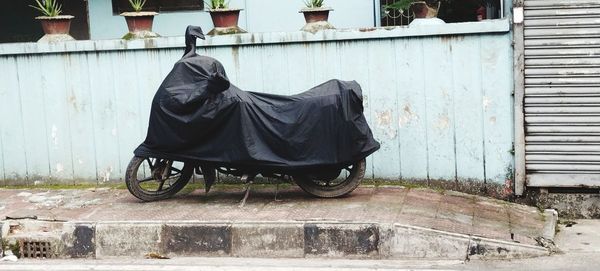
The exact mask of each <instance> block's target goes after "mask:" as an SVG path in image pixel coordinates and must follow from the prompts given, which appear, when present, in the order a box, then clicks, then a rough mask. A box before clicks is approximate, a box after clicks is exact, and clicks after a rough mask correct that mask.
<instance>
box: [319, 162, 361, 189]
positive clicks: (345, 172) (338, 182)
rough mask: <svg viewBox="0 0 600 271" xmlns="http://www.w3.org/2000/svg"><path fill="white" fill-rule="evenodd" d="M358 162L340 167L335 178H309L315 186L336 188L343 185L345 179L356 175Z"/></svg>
mask: <svg viewBox="0 0 600 271" xmlns="http://www.w3.org/2000/svg"><path fill="white" fill-rule="evenodd" d="M358 167H359V164H358V163H356V164H353V165H349V166H347V167H345V168H342V169H341V171H340V174H339V175H338V177H337V178H333V179H319V178H310V180H311V181H312V182H313V183H314V184H316V185H317V186H319V187H321V188H324V189H336V188H338V187H340V186H343V185H344V184H345V183H346V181H348V180H350V179H352V178H354V176H355V175H356V172H357V169H358Z"/></svg>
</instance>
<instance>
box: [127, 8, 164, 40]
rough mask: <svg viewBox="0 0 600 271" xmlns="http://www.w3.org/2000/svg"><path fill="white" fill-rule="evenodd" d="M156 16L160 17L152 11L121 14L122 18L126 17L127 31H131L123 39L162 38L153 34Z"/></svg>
mask: <svg viewBox="0 0 600 271" xmlns="http://www.w3.org/2000/svg"><path fill="white" fill-rule="evenodd" d="M156 15H158V13H156V12H152V11H140V12H123V13H121V16H123V17H125V22H126V23H127V29H128V30H129V33H127V34H125V36H123V39H126V40H129V39H143V38H155V37H160V36H159V35H158V34H156V33H154V32H152V25H153V22H154V16H156Z"/></svg>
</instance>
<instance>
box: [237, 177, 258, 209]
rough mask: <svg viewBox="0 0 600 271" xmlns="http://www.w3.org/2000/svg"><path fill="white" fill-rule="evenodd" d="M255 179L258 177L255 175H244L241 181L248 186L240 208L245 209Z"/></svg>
mask: <svg viewBox="0 0 600 271" xmlns="http://www.w3.org/2000/svg"><path fill="white" fill-rule="evenodd" d="M254 177H256V175H254V174H244V175H242V178H241V180H242V182H244V183H245V184H246V192H245V193H244V198H243V199H242V201H241V202H240V205H239V207H240V208H242V207H244V205H245V204H246V200H247V199H248V196H249V195H250V185H252V182H253V181H254Z"/></svg>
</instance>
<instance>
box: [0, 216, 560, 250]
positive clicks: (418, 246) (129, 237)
mask: <svg viewBox="0 0 600 271" xmlns="http://www.w3.org/2000/svg"><path fill="white" fill-rule="evenodd" d="M2 229H4V234H2V235H1V236H0V239H2V240H5V241H7V243H9V244H13V247H12V249H13V250H14V249H15V246H14V244H17V247H18V248H17V249H20V250H21V251H26V250H27V249H31V248H28V247H27V246H31V244H40V242H45V243H44V244H45V245H46V246H47V247H48V251H47V252H46V254H43V256H44V257H46V258H96V259H103V258H111V257H144V255H147V254H148V253H158V254H160V255H164V256H168V257H184V256H202V257H219V256H226V257H265V258H344V259H348V258H351V259H452V260H469V259H476V258H478V259H514V258H528V257H538V256H544V255H549V250H548V249H546V248H544V247H541V246H531V245H524V244H520V243H512V242H506V241H500V240H494V239H487V238H481V237H476V236H470V235H464V234H456V233H451V232H444V231H438V230H433V229H427V228H421V227H416V226H409V225H402V224H395V223H370V222H359V223H347V222H337V221H329V222H328V221H317V222H315V221H283V222H280V221H273V222H252V221H248V222H235V223H232V222H221V221H215V222H205V221H164V222H156V221H152V222H145V221H136V222H85V221H82V222H45V221H37V220H18V221H16V220H11V221H4V222H3V225H2ZM6 229H8V230H6Z"/></svg>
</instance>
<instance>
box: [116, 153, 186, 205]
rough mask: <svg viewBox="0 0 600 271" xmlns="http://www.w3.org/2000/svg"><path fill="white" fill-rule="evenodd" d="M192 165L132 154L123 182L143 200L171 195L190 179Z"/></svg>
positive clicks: (154, 199) (152, 199)
mask: <svg viewBox="0 0 600 271" xmlns="http://www.w3.org/2000/svg"><path fill="white" fill-rule="evenodd" d="M193 173H194V167H193V166H191V165H188V164H185V163H182V162H176V161H172V160H167V159H158V158H151V157H139V156H134V157H133V158H132V159H131V161H130V162H129V165H128V166H127V173H126V175H125V183H126V184H127V189H128V190H129V192H131V194H132V195H133V196H135V197H136V198H138V199H141V200H143V201H156V200H162V199H167V198H170V197H172V196H173V195H175V194H177V192H179V191H180V190H181V189H183V187H184V186H185V185H186V184H187V183H188V182H189V181H190V178H191V177H192V174H193Z"/></svg>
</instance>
